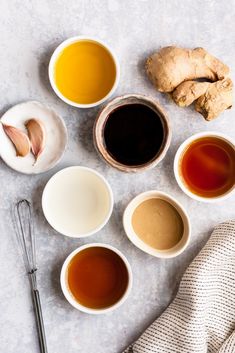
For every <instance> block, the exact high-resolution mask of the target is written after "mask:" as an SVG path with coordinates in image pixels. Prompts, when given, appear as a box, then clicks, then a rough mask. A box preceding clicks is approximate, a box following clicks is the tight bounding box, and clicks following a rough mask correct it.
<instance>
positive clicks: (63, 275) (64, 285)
mask: <svg viewBox="0 0 235 353" xmlns="http://www.w3.org/2000/svg"><path fill="white" fill-rule="evenodd" d="M91 247H102V248H106V249H109V250H112V251H113V252H115V253H116V254H117V255H118V256H119V257H120V258H121V259H122V261H123V262H124V264H125V266H126V269H127V272H128V284H127V288H126V290H125V292H124V293H123V295H122V297H121V298H120V299H119V300H118V301H117V302H116V303H115V304H113V305H111V306H109V307H107V308H102V309H93V308H89V307H86V306H84V305H82V304H80V303H79V302H78V301H77V300H76V299H75V298H74V297H73V295H72V294H71V293H70V291H69V289H68V285H67V283H66V274H67V268H68V265H69V263H70V261H71V260H72V258H73V257H74V256H75V255H76V254H78V253H79V252H80V251H82V250H84V249H87V248H91ZM60 284H61V289H62V292H63V294H64V296H65V298H66V299H67V301H68V302H69V303H70V304H71V305H72V306H73V307H74V308H76V309H78V310H80V311H82V312H84V313H87V314H95V315H98V314H104V313H108V312H110V311H113V310H115V309H117V308H118V307H119V306H121V305H122V304H123V303H124V302H125V301H126V299H127V298H128V296H129V294H130V292H131V289H132V284H133V274H132V269H131V265H130V263H129V261H128V260H127V258H126V256H125V255H124V254H123V253H122V252H121V251H120V250H118V249H117V248H115V247H114V246H112V245H109V244H105V243H90V244H85V245H82V246H80V247H78V248H77V249H75V250H74V251H72V252H71V253H70V254H69V255H68V256H67V258H66V259H65V261H64V263H63V265H62V269H61V273H60Z"/></svg>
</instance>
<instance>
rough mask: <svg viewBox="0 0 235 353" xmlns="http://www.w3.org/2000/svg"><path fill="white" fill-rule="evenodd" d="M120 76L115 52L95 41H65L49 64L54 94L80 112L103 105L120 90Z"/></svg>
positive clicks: (86, 38) (76, 39)
mask: <svg viewBox="0 0 235 353" xmlns="http://www.w3.org/2000/svg"><path fill="white" fill-rule="evenodd" d="M119 76H120V68H119V63H118V60H117V57H116V55H115V54H114V52H113V50H111V48H110V47H109V46H107V44H105V43H103V42H102V41H100V40H97V39H95V38H93V37H85V36H77V37H72V38H69V39H67V40H65V41H64V42H62V43H61V44H60V45H59V46H58V47H57V48H56V49H55V51H54V53H53V54H52V57H51V60H50V63H49V79H50V83H51V86H52V88H53V90H54V92H55V93H56V94H57V96H58V97H59V98H61V99H62V100H63V101H64V102H66V103H67V104H70V105H72V106H75V107H78V108H91V107H94V106H97V105H99V104H101V103H103V102H104V101H105V100H106V99H108V98H109V97H110V96H111V95H112V94H113V93H114V91H115V89H116V88H117V85H118V82H119Z"/></svg>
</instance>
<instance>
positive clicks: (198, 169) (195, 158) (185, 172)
mask: <svg viewBox="0 0 235 353" xmlns="http://www.w3.org/2000/svg"><path fill="white" fill-rule="evenodd" d="M180 174H181V176H182V178H183V181H184V183H185V184H186V187H187V188H188V189H189V190H190V191H191V192H193V193H194V194H197V195H199V196H202V197H208V198H209V197H218V196H221V195H224V194H226V193H227V192H228V191H229V190H231V188H232V187H233V186H234V184H235V151H234V148H233V147H232V146H231V145H230V144H229V143H228V142H226V141H224V140H223V139H222V138H218V137H203V138H199V139H197V140H195V141H194V142H192V143H191V144H190V145H189V147H187V148H186V150H185V151H184V152H183V156H182V158H181V163H180Z"/></svg>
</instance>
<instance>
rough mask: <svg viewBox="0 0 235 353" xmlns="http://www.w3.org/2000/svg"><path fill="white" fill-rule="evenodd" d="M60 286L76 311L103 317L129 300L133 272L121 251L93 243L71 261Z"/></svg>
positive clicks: (65, 267)
mask: <svg viewBox="0 0 235 353" xmlns="http://www.w3.org/2000/svg"><path fill="white" fill-rule="evenodd" d="M60 282H61V288H62V291H63V293H64V296H65V298H66V299H67V300H68V302H69V303H70V304H71V305H72V306H73V307H75V308H76V309H78V310H80V311H83V312H85V313H88V314H103V313H107V312H110V311H112V310H114V309H116V308H117V307H119V306H120V305H121V304H123V302H124V301H125V300H126V299H127V297H128V295H129V293H130V290H131V287H132V271H131V267H130V264H129V262H128V260H127V259H126V257H125V256H124V255H123V254H122V253H121V252H120V251H119V250H118V249H116V248H114V247H113V246H111V245H108V244H103V243H91V244H87V245H83V246H81V247H79V248H77V249H76V250H74V251H73V252H72V253H71V254H70V255H69V256H68V257H67V259H66V260H65V262H64V264H63V266H62V270H61V276H60Z"/></svg>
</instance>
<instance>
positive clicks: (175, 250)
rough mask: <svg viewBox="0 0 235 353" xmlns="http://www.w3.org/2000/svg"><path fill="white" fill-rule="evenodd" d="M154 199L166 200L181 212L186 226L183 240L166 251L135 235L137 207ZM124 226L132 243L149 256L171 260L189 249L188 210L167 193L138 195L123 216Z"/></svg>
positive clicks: (148, 192) (152, 191) (155, 192)
mask: <svg viewBox="0 0 235 353" xmlns="http://www.w3.org/2000/svg"><path fill="white" fill-rule="evenodd" d="M152 198H159V199H161V200H165V201H167V202H169V203H170V204H171V205H172V206H173V207H175V209H176V210H177V211H178V212H179V214H180V216H181V218H182V221H183V225H184V233H183V236H182V238H181V240H180V241H179V242H178V243H177V244H176V245H175V246H174V247H172V248H170V249H166V250H158V249H155V248H153V247H151V246H150V245H148V244H146V243H145V242H143V241H142V240H141V239H140V238H139V237H138V235H137V234H136V233H135V231H134V229H133V227H132V215H133V213H134V211H135V209H136V207H137V206H139V205H140V204H141V203H142V202H143V201H145V200H149V199H152ZM123 226H124V229H125V232H126V235H127V236H128V238H129V239H130V241H131V242H132V243H133V244H134V245H135V246H137V247H138V248H139V249H141V250H143V251H144V252H146V253H147V254H150V255H152V256H155V257H159V258H171V257H175V256H177V255H179V254H181V253H182V252H183V251H184V250H185V248H186V247H187V245H188V243H189V240H190V235H191V226H190V221H189V217H188V215H187V212H186V210H185V209H184V208H183V206H182V205H180V203H179V202H178V201H177V200H176V199H175V198H173V197H172V196H170V195H168V194H166V193H165V192H160V191H156V190H150V191H146V192H143V193H141V194H139V195H137V196H136V197H135V198H134V199H133V200H132V201H131V202H130V203H129V204H128V205H127V207H126V209H125V211H124V214H123Z"/></svg>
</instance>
